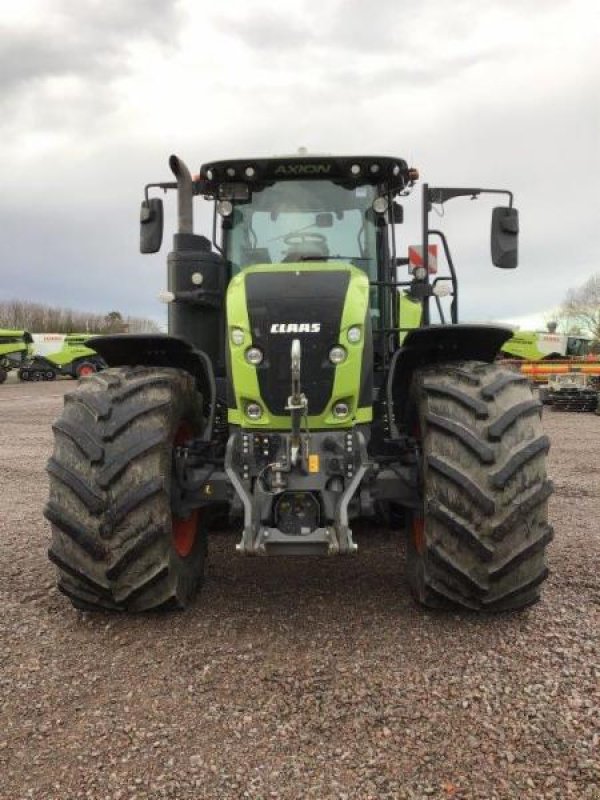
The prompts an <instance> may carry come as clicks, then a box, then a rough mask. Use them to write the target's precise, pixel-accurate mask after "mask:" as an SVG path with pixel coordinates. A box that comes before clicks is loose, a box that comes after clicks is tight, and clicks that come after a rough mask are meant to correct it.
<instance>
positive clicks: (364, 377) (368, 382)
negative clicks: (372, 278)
mask: <svg viewBox="0 0 600 800" xmlns="http://www.w3.org/2000/svg"><path fill="white" fill-rule="evenodd" d="M364 337H365V343H364V346H363V357H362V364H361V367H360V393H359V396H358V407H359V408H365V407H366V406H371V405H373V325H372V322H371V309H370V307H369V306H367V313H366V314H365V324H364Z"/></svg>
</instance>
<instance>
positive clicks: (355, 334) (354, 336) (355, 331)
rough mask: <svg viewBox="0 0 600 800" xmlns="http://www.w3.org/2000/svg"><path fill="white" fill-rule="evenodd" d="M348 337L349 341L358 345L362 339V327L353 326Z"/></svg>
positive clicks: (349, 329)
mask: <svg viewBox="0 0 600 800" xmlns="http://www.w3.org/2000/svg"><path fill="white" fill-rule="evenodd" d="M347 336H348V341H349V342H350V343H351V344H356V343H357V342H360V337H361V330H360V325H353V326H352V327H351V328H348V334H347Z"/></svg>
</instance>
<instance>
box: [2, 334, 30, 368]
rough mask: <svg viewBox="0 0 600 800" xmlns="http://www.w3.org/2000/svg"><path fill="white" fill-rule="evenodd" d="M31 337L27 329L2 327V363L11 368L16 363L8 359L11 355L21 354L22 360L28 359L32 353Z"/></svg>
mask: <svg viewBox="0 0 600 800" xmlns="http://www.w3.org/2000/svg"><path fill="white" fill-rule="evenodd" d="M30 339H31V336H30V334H29V333H28V332H27V331H22V330H13V329H11V328H0V364H4V365H5V367H7V368H8V369H11V368H12V366H14V363H13V364H11V363H10V361H8V360H7V359H8V358H9V356H12V357H15V356H20V360H21V361H24V360H26V359H27V358H28V357H29V356H30V355H31V342H30Z"/></svg>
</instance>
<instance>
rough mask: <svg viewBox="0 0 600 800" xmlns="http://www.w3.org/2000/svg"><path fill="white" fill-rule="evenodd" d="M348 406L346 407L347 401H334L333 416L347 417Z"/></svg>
mask: <svg viewBox="0 0 600 800" xmlns="http://www.w3.org/2000/svg"><path fill="white" fill-rule="evenodd" d="M349 411H350V408H349V407H348V403H341V402H340V403H336V404H335V405H334V407H333V416H334V417H347V416H348V412H349Z"/></svg>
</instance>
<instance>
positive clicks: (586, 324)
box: [561, 272, 600, 342]
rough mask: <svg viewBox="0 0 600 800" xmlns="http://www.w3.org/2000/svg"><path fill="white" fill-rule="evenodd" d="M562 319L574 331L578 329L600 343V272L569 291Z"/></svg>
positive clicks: (563, 305)
mask: <svg viewBox="0 0 600 800" xmlns="http://www.w3.org/2000/svg"><path fill="white" fill-rule="evenodd" d="M561 317H562V319H563V320H564V321H565V323H566V324H567V326H568V330H569V331H572V330H574V329H576V328H578V329H579V331H580V332H581V333H582V334H584V335H587V336H591V337H592V338H593V339H594V340H595V341H596V342H600V272H598V273H596V274H595V275H592V276H591V278H588V279H587V281H585V283H583V284H582V285H581V286H578V287H577V288H576V289H569V291H568V292H567V295H566V297H565V300H564V302H563V304H562V307H561Z"/></svg>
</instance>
